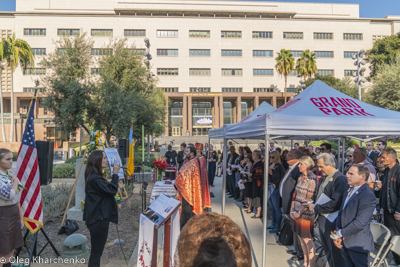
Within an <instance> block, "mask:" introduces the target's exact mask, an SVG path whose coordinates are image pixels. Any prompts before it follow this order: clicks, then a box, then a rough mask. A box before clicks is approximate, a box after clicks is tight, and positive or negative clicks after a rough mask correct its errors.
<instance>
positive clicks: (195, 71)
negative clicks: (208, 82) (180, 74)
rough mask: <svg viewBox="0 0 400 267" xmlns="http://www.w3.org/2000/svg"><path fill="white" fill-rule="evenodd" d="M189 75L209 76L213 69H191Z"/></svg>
mask: <svg viewBox="0 0 400 267" xmlns="http://www.w3.org/2000/svg"><path fill="white" fill-rule="evenodd" d="M189 75H201V76H209V75H211V69H189Z"/></svg>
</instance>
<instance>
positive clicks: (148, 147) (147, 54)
mask: <svg viewBox="0 0 400 267" xmlns="http://www.w3.org/2000/svg"><path fill="white" fill-rule="evenodd" d="M144 43H145V45H146V52H145V53H144V55H145V56H146V59H145V60H144V63H145V64H146V66H147V70H148V71H149V77H148V79H151V78H152V75H151V73H150V60H152V59H153V57H152V56H151V54H150V40H149V38H144ZM147 160H150V134H149V133H147Z"/></svg>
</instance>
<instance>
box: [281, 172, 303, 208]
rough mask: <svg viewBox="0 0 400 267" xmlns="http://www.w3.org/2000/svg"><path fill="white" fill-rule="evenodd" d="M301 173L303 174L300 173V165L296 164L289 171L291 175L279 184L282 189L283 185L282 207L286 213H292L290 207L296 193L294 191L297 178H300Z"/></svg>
mask: <svg viewBox="0 0 400 267" xmlns="http://www.w3.org/2000/svg"><path fill="white" fill-rule="evenodd" d="M285 175H286V174H285ZM285 175H283V177H285ZM300 175H301V173H300V170H299V167H297V166H296V167H294V168H293V170H292V171H291V172H290V173H289V176H288V178H287V179H286V180H285V182H284V183H283V180H282V181H281V183H280V185H279V190H280V187H281V186H282V198H281V207H282V211H283V213H284V214H289V213H290V207H291V205H292V198H293V194H294V191H295V190H296V184H297V180H298V179H299V177H300ZM282 179H283V178H282ZM279 192H280V191H279Z"/></svg>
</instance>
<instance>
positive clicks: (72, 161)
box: [65, 156, 82, 164]
mask: <svg viewBox="0 0 400 267" xmlns="http://www.w3.org/2000/svg"><path fill="white" fill-rule="evenodd" d="M80 158H82V157H79V156H76V157H72V158H69V159H67V160H66V161H65V163H73V164H75V163H76V160H77V159H80Z"/></svg>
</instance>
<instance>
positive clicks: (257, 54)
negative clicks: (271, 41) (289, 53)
mask: <svg viewBox="0 0 400 267" xmlns="http://www.w3.org/2000/svg"><path fill="white" fill-rule="evenodd" d="M272 54H273V52H272V50H253V57H272Z"/></svg>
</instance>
